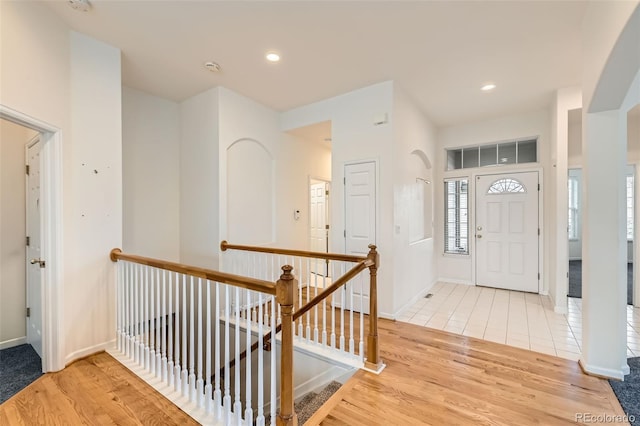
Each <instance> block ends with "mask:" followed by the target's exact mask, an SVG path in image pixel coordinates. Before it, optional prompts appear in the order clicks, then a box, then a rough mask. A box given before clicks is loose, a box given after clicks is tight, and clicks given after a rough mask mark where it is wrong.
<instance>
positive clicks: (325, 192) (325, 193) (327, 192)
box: [324, 189, 329, 197]
mask: <svg viewBox="0 0 640 426" xmlns="http://www.w3.org/2000/svg"><path fill="white" fill-rule="evenodd" d="M324 195H326V196H327V197H328V196H329V190H328V189H327V190H325V191H324Z"/></svg>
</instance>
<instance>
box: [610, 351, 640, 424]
mask: <svg viewBox="0 0 640 426" xmlns="http://www.w3.org/2000/svg"><path fill="white" fill-rule="evenodd" d="M627 363H628V364H629V369H630V370H631V372H630V373H629V375H628V376H624V381H623V382H621V381H619V380H609V384H610V385H611V387H612V388H613V392H614V393H615V394H616V397H617V398H618V401H620V405H622V409H623V410H624V412H625V413H626V414H627V416H628V417H629V423H631V424H635V423H636V421H638V422H640V357H637V358H629V359H628V360H627ZM632 416H633V418H632ZM639 424H640V423H639Z"/></svg>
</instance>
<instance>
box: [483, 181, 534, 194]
mask: <svg viewBox="0 0 640 426" xmlns="http://www.w3.org/2000/svg"><path fill="white" fill-rule="evenodd" d="M518 192H527V191H526V189H525V187H524V185H523V184H522V183H520V181H518V180H516V179H511V178H504V179H498V180H497V181H495V182H493V183H492V184H491V186H490V187H489V189H488V190H487V194H508V193H511V194H515V193H518Z"/></svg>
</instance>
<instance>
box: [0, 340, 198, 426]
mask: <svg viewBox="0 0 640 426" xmlns="http://www.w3.org/2000/svg"><path fill="white" fill-rule="evenodd" d="M45 424H46V425H84V424H89V425H196V424H197V423H196V422H195V421H194V420H193V419H192V418H191V417H189V416H188V415H187V414H185V413H184V412H182V411H180V409H178V408H177V407H176V406H175V405H173V404H172V403H171V402H170V401H169V400H168V399H166V398H165V397H164V396H162V395H160V394H159V393H157V392H156V391H155V390H154V389H153V388H151V387H150V386H148V385H147V384H146V383H144V382H143V381H142V380H141V379H139V378H138V377H137V376H135V375H134V374H133V373H131V372H130V371H129V370H127V369H126V368H125V367H124V366H123V365H121V364H120V363H119V362H118V361H116V360H115V359H113V358H112V357H111V356H110V355H108V354H106V353H104V352H103V353H99V354H97V355H93V356H90V357H88V358H85V359H82V360H79V361H76V362H74V363H72V364H71V365H69V366H68V367H67V368H65V369H64V370H62V371H60V372H57V373H49V374H45V375H44V376H42V377H40V378H39V379H38V380H36V381H35V382H34V383H32V384H31V385H30V386H28V387H27V388H25V389H23V390H22V391H21V392H19V393H18V394H16V395H15V396H14V397H12V398H11V399H9V400H8V401H6V402H5V403H3V404H2V405H0V425H11V426H13V425H45Z"/></svg>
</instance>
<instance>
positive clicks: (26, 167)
mask: <svg viewBox="0 0 640 426" xmlns="http://www.w3.org/2000/svg"><path fill="white" fill-rule="evenodd" d="M24 171H25V173H27V176H29V165H28V164H27V165H26V166H24Z"/></svg>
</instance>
